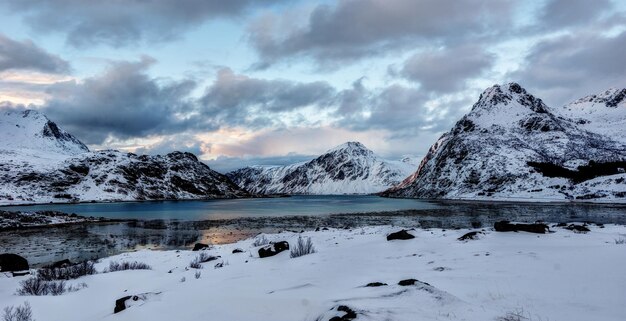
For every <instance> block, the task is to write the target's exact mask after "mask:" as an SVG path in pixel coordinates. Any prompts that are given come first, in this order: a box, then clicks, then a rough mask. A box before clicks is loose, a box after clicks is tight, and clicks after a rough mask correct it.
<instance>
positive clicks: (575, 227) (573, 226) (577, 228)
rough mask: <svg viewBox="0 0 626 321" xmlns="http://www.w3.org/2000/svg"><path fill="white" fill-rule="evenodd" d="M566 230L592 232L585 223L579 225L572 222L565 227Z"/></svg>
mask: <svg viewBox="0 0 626 321" xmlns="http://www.w3.org/2000/svg"><path fill="white" fill-rule="evenodd" d="M565 229H566V230H570V231H574V232H576V233H587V232H590V231H591V230H590V229H589V228H588V227H587V226H585V225H578V224H570V225H568V226H566V227H565Z"/></svg>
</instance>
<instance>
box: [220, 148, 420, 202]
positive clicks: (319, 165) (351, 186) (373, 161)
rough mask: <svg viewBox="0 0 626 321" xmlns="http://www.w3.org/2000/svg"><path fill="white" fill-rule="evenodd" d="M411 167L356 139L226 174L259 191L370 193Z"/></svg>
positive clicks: (403, 174)
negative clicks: (305, 157) (301, 158)
mask: <svg viewBox="0 0 626 321" xmlns="http://www.w3.org/2000/svg"><path fill="white" fill-rule="evenodd" d="M412 169H414V165H413V164H410V163H409V162H407V161H405V162H403V161H390V160H386V159H383V158H381V157H379V156H377V155H376V154H374V152H373V151H371V150H370V149H368V148H367V147H365V146H364V145H363V144H361V143H359V142H346V143H344V144H341V145H339V146H336V147H333V148H331V149H329V150H328V151H326V152H325V153H324V154H322V155H320V156H318V157H316V158H314V159H312V160H310V161H307V162H299V163H295V164H290V165H283V166H248V167H244V168H240V169H238V170H235V171H231V172H229V173H227V174H226V175H227V176H228V177H229V178H231V179H232V180H233V181H234V182H235V183H236V184H237V185H239V186H240V187H242V188H244V189H246V190H249V191H251V192H254V193H261V194H371V193H376V192H379V191H381V190H383V189H386V188H388V187H390V186H392V185H393V184H395V183H398V182H400V180H402V178H404V177H405V176H406V175H408V173H409V172H410V171H411V170H412Z"/></svg>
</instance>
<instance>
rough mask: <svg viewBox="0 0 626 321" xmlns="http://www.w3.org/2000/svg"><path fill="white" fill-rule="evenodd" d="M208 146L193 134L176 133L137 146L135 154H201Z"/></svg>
mask: <svg viewBox="0 0 626 321" xmlns="http://www.w3.org/2000/svg"><path fill="white" fill-rule="evenodd" d="M210 148H211V146H210V144H207V143H204V142H201V141H199V140H198V139H196V138H195V137H194V136H193V135H189V134H176V135H172V136H168V137H165V138H164V139H163V140H161V141H160V142H158V143H156V144H153V145H148V146H145V147H141V148H138V149H137V150H136V151H135V152H136V153H137V154H149V155H163V154H167V153H171V152H173V151H179V152H189V153H193V154H195V155H201V154H204V152H205V151H206V150H208V149H210Z"/></svg>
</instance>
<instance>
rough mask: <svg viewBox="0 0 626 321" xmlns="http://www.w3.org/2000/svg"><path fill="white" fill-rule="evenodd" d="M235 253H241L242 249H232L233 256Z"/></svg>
mask: <svg viewBox="0 0 626 321" xmlns="http://www.w3.org/2000/svg"><path fill="white" fill-rule="evenodd" d="M235 253H243V250H242V249H234V250H233V254H235Z"/></svg>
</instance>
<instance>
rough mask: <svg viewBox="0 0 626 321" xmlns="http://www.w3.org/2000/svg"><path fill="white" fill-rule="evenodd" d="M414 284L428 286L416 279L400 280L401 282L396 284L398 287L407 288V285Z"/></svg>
mask: <svg viewBox="0 0 626 321" xmlns="http://www.w3.org/2000/svg"><path fill="white" fill-rule="evenodd" d="M416 283H417V284H424V285H428V286H430V284H428V283H426V282H422V281H420V280H416V279H406V280H402V281H400V282H398V285H400V286H409V285H415V284H416Z"/></svg>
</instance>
